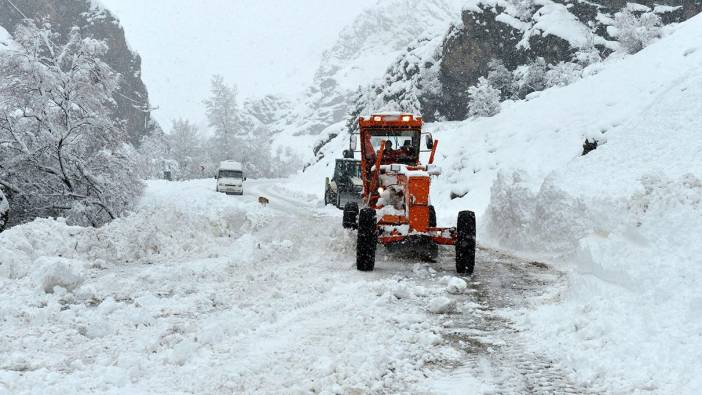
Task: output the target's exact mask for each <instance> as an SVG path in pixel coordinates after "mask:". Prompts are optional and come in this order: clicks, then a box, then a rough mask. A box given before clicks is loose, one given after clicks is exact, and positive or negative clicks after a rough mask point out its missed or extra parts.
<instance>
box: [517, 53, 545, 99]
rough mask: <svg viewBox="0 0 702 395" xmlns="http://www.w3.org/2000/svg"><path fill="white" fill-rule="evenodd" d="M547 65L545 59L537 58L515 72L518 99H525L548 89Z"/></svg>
mask: <svg viewBox="0 0 702 395" xmlns="http://www.w3.org/2000/svg"><path fill="white" fill-rule="evenodd" d="M546 70H547V65H546V61H545V60H544V58H536V60H533V61H531V62H529V63H528V64H525V65H522V66H519V67H517V68H516V69H515V70H514V87H513V91H514V93H515V96H516V97H517V98H520V99H521V98H524V97H526V95H528V94H529V93H532V92H537V91H542V90H544V88H546Z"/></svg>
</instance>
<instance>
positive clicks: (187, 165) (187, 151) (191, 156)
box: [168, 119, 207, 178]
mask: <svg viewBox="0 0 702 395" xmlns="http://www.w3.org/2000/svg"><path fill="white" fill-rule="evenodd" d="M168 141H169V143H170V144H169V146H170V153H171V158H172V159H175V160H176V161H177V162H178V167H179V168H180V170H181V175H182V176H183V177H186V178H193V177H202V176H204V174H203V172H202V169H201V166H202V165H204V163H205V162H207V158H206V150H205V148H204V143H205V140H204V139H203V138H202V136H201V135H200V131H199V130H198V128H197V126H195V125H194V124H192V123H191V122H190V121H188V120H185V119H178V120H175V121H173V125H172V127H171V132H170V134H169V135H168Z"/></svg>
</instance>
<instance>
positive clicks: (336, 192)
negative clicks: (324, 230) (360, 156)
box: [324, 158, 363, 210]
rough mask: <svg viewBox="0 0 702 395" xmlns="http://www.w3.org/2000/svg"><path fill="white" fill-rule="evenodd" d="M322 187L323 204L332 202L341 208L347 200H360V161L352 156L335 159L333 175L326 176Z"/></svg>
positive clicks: (361, 189) (361, 190)
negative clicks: (330, 176)
mask: <svg viewBox="0 0 702 395" xmlns="http://www.w3.org/2000/svg"><path fill="white" fill-rule="evenodd" d="M324 182H325V188H324V205H325V206H326V205H327V204H333V205H335V206H336V207H337V208H338V209H340V210H343V209H344V206H345V205H346V203H348V202H358V201H360V200H361V193H362V192H363V185H362V181H361V161H360V160H356V159H353V158H343V159H337V160H336V166H334V176H333V177H332V178H331V180H330V179H329V177H327V178H326V180H325V181H324Z"/></svg>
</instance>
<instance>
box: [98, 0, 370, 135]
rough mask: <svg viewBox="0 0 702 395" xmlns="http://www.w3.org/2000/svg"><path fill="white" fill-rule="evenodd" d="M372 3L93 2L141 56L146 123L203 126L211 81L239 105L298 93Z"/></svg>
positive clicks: (348, 0)
mask: <svg viewBox="0 0 702 395" xmlns="http://www.w3.org/2000/svg"><path fill="white" fill-rule="evenodd" d="M376 1H377V0H279V1H276V0H229V1H226V0H101V3H102V4H103V5H105V6H106V7H107V8H108V9H110V10H111V11H112V12H113V13H114V14H115V15H116V16H117V17H118V18H119V19H120V20H121V22H122V25H123V26H124V28H125V31H126V35H127V41H128V42H129V44H130V46H131V47H132V48H133V49H135V50H136V51H137V52H139V53H140V54H141V56H142V75H143V79H144V81H145V83H146V85H147V87H148V89H149V95H150V98H151V103H152V105H155V106H158V107H159V110H157V111H155V112H154V113H153V116H154V117H155V118H156V119H157V120H158V121H159V122H160V123H161V126H163V127H164V129H165V130H168V129H169V128H170V123H171V120H172V119H174V118H178V117H183V118H186V119H190V120H192V121H194V122H197V123H198V124H200V125H203V126H204V125H205V124H206V123H205V116H204V107H203V105H202V101H203V100H204V99H205V98H206V96H207V93H208V89H209V80H210V77H211V76H212V75H213V74H222V75H223V76H224V77H225V79H226V80H227V81H228V82H229V83H231V84H236V85H237V86H238V87H239V91H240V99H241V98H243V97H247V96H262V95H265V94H268V93H273V94H280V93H282V94H290V93H294V92H299V91H301V90H302V89H304V87H305V86H306V85H307V84H309V82H310V81H311V80H312V77H313V75H314V72H315V70H316V68H317V66H318V64H319V60H320V58H321V55H322V52H323V51H324V50H325V49H326V48H328V47H330V46H331V45H333V43H334V42H335V41H336V37H337V35H338V33H339V32H340V31H341V29H342V28H343V27H344V26H345V25H346V24H348V23H350V22H351V21H352V20H353V18H354V17H355V16H357V15H358V13H359V12H360V11H361V10H362V9H364V8H366V7H368V6H371V5H373V4H374V3H376Z"/></svg>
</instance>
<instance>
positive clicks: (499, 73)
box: [487, 59, 514, 99]
mask: <svg viewBox="0 0 702 395" xmlns="http://www.w3.org/2000/svg"><path fill="white" fill-rule="evenodd" d="M488 69H489V71H488V76H487V79H488V82H489V83H490V85H491V86H492V87H494V88H495V89H499V90H500V93H501V95H500V96H501V98H502V99H506V98H508V97H510V96H511V95H512V85H513V84H514V76H513V75H512V72H511V71H509V70H508V69H507V67H505V65H504V63H503V62H502V61H501V60H499V59H492V60H491V61H490V62H488Z"/></svg>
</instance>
